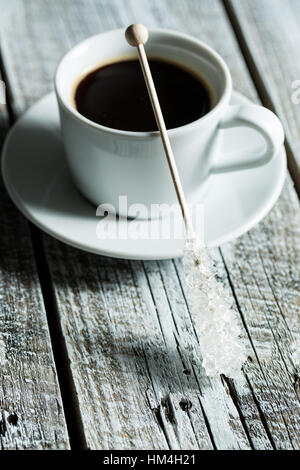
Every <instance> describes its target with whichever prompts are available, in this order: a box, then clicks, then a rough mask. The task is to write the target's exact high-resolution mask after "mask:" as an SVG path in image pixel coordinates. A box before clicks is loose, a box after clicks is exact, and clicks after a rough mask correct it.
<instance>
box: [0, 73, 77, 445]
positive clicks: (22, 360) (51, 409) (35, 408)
mask: <svg viewBox="0 0 300 470" xmlns="http://www.w3.org/2000/svg"><path fill="white" fill-rule="evenodd" d="M0 78H1V76H0ZM0 108H1V109H0V145H1V144H2V142H3V139H4V135H5V134H6V132H7V116H6V114H5V109H3V107H2V106H0ZM0 212H1V220H0V325H1V326H0V448H1V449H68V448H69V440H68V434H67V429H66V424H65V418H64V412H63V407H62V400H61V396H60V390H59V386H58V380H57V375H56V370H55V365H54V359H53V355H52V349H51V342H50V337H49V331H48V325H47V319H46V314H45V309H44V304H43V298H42V294H41V289H40V284H39V278H38V274H37V269H36V264H35V259H34V254H33V249H32V243H31V237H30V231H29V227H28V223H27V222H26V221H25V219H24V218H23V217H22V216H21V215H20V213H19V212H18V211H17V210H16V209H15V207H14V206H13V205H12V203H11V201H10V199H9V197H8V195H7V193H6V191H5V190H4V187H3V183H2V180H1V184H0Z"/></svg>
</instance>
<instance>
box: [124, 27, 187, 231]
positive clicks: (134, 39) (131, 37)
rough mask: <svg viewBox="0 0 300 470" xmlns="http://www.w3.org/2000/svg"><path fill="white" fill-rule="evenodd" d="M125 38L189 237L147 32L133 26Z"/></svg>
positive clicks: (181, 189) (177, 174) (180, 186)
mask: <svg viewBox="0 0 300 470" xmlns="http://www.w3.org/2000/svg"><path fill="white" fill-rule="evenodd" d="M125 36H126V39H127V42H128V43H129V44H130V45H131V46H133V47H136V48H137V51H138V56H139V60H140V64H141V67H142V70H143V74H144V78H145V82H146V85H147V90H148V93H149V97H150V100H151V104H152V109H153V112H154V116H155V119H156V123H157V126H158V129H159V132H160V137H161V140H162V143H163V147H164V151H165V154H166V157H167V160H168V164H169V168H170V172H171V176H172V180H173V183H174V187H175V191H176V194H177V198H178V202H179V205H180V208H181V212H182V216H183V220H184V224H185V229H186V235H191V234H193V233H194V230H193V225H192V221H191V217H190V214H189V211H188V207H187V203H186V199H185V195H184V191H183V188H182V184H181V181H180V177H179V173H178V170H177V166H176V163H175V159H174V155H173V151H172V147H171V143H170V140H169V136H168V133H167V129H166V125H165V121H164V118H163V115H162V112H161V107H160V104H159V100H158V97H157V93H156V89H155V85H154V82H153V78H152V74H151V71H150V67H149V63H148V59H147V55H146V52H145V49H144V44H145V43H146V42H147V40H148V30H147V28H146V27H145V26H144V25H142V24H133V25H131V26H129V27H128V28H127V29H126V32H125Z"/></svg>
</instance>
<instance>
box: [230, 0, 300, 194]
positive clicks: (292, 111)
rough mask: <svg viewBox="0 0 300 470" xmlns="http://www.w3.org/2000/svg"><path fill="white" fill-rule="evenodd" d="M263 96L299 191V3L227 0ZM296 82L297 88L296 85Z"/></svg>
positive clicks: (270, 0)
mask: <svg viewBox="0 0 300 470" xmlns="http://www.w3.org/2000/svg"><path fill="white" fill-rule="evenodd" d="M226 5H227V6H228V9H229V11H230V13H231V16H232V20H233V22H234V24H238V25H239V28H238V29H239V36H240V39H241V42H242V47H243V49H244V53H245V54H246V56H247V59H248V63H249V65H250V66H251V69H252V73H253V76H254V78H255V81H256V83H257V86H258V87H259V89H260V92H261V95H262V97H263V98H264V100H265V101H266V102H267V103H268V105H269V106H272V108H273V109H274V110H275V112H276V113H277V114H278V115H279V116H280V118H281V120H282V122H283V124H284V127H285V132H286V137H287V142H288V144H289V147H290V148H291V152H290V153H289V158H290V171H291V173H292V177H293V179H294V181H295V184H296V187H297V190H298V194H299V191H300V142H299V132H300V59H299V44H300V3H299V2H298V1H297V0H253V1H251V2H250V1H246V2H245V1H244V2H241V1H238V0H226ZM293 84H294V87H295V88H293Z"/></svg>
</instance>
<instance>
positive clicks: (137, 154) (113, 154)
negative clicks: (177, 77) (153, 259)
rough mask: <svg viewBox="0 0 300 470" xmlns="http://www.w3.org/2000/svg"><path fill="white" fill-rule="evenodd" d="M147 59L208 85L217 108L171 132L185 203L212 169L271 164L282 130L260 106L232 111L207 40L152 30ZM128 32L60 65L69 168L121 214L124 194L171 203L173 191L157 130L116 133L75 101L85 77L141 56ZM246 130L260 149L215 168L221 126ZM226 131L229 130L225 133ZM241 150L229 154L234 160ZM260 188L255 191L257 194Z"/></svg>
mask: <svg viewBox="0 0 300 470" xmlns="http://www.w3.org/2000/svg"><path fill="white" fill-rule="evenodd" d="M146 52H147V54H148V56H150V57H157V58H161V59H165V60H167V61H170V62H175V63H177V64H179V65H180V64H182V65H183V66H185V67H187V68H189V69H191V70H193V71H194V72H195V73H196V74H199V76H201V77H202V79H203V80H204V81H205V82H206V83H207V84H208V85H209V88H210V90H211V93H212V97H213V102H214V105H213V107H212V109H211V111H209V112H208V113H207V114H206V115H205V116H203V117H202V118H200V119H198V120H197V121H194V122H192V123H190V124H187V125H185V126H182V127H179V128H176V129H170V130H169V131H168V134H169V137H170V141H171V145H172V148H173V152H174V155H175V159H176V163H177V166H178V170H179V174H180V177H181V180H182V184H183V187H184V190H185V193H186V196H187V199H188V201H192V200H193V198H194V197H195V195H196V194H198V193H199V191H200V192H201V190H202V189H203V188H204V186H205V182H206V181H207V180H208V177H209V176H210V175H211V174H213V173H215V172H224V171H234V170H243V169H248V168H252V167H257V166H260V165H264V164H266V163H268V162H269V161H270V160H271V159H272V158H273V157H274V156H275V155H276V154H277V152H278V151H279V149H280V147H281V145H282V144H283V140H284V133H283V129H282V125H281V123H280V121H279V119H278V118H277V117H276V116H275V115H274V114H273V113H272V112H271V111H269V110H268V109H266V108H263V107H262V106H257V105H253V104H246V105H244V104H243V105H241V106H230V105H229V101H230V98H231V93H232V80H231V76H230V72H229V70H228V67H227V65H226V64H225V62H224V60H223V59H222V58H221V57H220V56H219V55H218V54H217V53H216V52H215V51H214V50H213V49H211V48H210V47H208V46H207V45H205V44H203V43H202V42H200V41H198V40H197V39H194V38H192V37H190V36H187V35H185V34H182V33H178V32H175V31H169V30H164V29H150V30H149V40H148V42H147V44H146ZM136 56H137V55H136V51H135V49H134V48H132V47H130V46H129V45H128V44H127V41H126V40H125V36H124V30H123V29H119V30H114V31H109V32H106V33H102V34H98V35H96V36H93V37H90V38H88V39H86V40H85V41H83V42H81V43H80V44H78V45H77V46H75V47H74V48H73V49H71V50H70V51H69V52H68V53H67V54H66V55H65V56H64V58H63V59H62V60H61V62H60V64H59V65H58V68H57V71H56V76H55V90H56V96H57V101H58V106H59V112H60V121H61V131H62V139H63V143H64V147H65V152H66V156H67V161H68V165H69V168H70V171H71V174H72V177H73V180H74V182H75V184H76V186H77V187H78V189H79V190H80V191H81V192H82V193H83V194H84V195H85V196H86V197H87V198H88V199H89V200H90V201H91V202H92V203H94V204H96V205H97V206H98V205H99V204H105V203H106V204H110V205H112V206H113V207H115V208H116V211H117V212H119V213H120V214H121V215H124V216H128V215H132V214H130V213H129V214H128V213H122V210H120V209H118V207H119V196H124V195H125V196H127V203H128V207H130V206H132V205H135V204H143V205H145V206H146V207H147V208H150V207H151V205H153V204H169V205H171V204H174V203H176V194H175V191H174V188H173V183H172V180H171V177H170V173H169V169H168V166H167V163H166V158H165V155H164V152H163V147H162V143H161V140H160V137H159V134H158V132H130V131H123V130H117V129H111V128H108V127H105V126H102V125H100V124H97V123H95V122H92V121H90V120H89V119H87V118H85V117H84V116H82V115H81V114H80V113H79V112H78V111H77V110H76V108H75V106H74V103H73V98H74V90H75V87H76V84H77V83H78V82H79V80H80V78H81V77H83V76H84V75H85V74H86V73H87V72H89V71H92V70H93V69H95V68H97V67H99V66H101V65H102V64H107V63H112V62H116V61H119V60H122V59H124V58H129V57H136ZM238 126H248V127H251V128H253V129H255V130H256V131H257V132H259V133H260V134H261V135H262V136H263V138H264V140H265V147H264V148H263V150H261V149H260V150H258V151H257V152H254V151H253V148H251V149H250V148H249V151H248V152H244V153H243V154H242V155H240V157H239V161H238V162H236V157H235V158H232V159H231V158H230V157H229V158H226V164H225V165H220V164H218V158H219V153H220V142H221V137H222V134H223V131H222V130H223V129H228V128H232V127H238ZM225 132H226V131H225ZM234 153H236V149H234V148H233V149H232V155H234ZM254 190H255V189H254Z"/></svg>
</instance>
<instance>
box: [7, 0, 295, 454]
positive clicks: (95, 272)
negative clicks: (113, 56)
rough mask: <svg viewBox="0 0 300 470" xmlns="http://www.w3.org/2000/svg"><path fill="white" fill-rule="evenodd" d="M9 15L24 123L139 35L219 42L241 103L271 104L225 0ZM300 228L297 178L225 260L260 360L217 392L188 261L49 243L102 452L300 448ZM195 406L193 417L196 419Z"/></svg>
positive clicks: (220, 253) (42, 8)
mask: <svg viewBox="0 0 300 470" xmlns="http://www.w3.org/2000/svg"><path fill="white" fill-rule="evenodd" d="M9 5H10V6H9V7H8V8H7V9H6V12H5V15H3V16H2V17H1V18H4V17H5V21H3V20H2V21H3V29H4V34H3V39H2V47H3V49H2V50H3V55H4V62H5V65H6V69H7V73H8V75H9V77H10V80H11V84H12V90H13V97H14V109H15V110H16V111H17V112H22V111H23V110H24V109H25V108H26V107H28V106H29V105H30V104H31V103H32V102H33V101H35V100H36V99H37V98H38V97H39V96H40V95H42V94H44V93H45V92H47V91H49V90H50V89H52V77H53V72H54V69H55V66H56V63H57V61H58V60H59V58H60V56H61V55H62V54H63V53H64V52H65V51H66V50H67V49H68V48H69V47H70V46H71V45H73V44H74V43H76V42H78V41H79V40H81V39H83V38H84V37H86V36H88V35H90V34H94V33H96V32H98V31H104V30H107V29H111V28H115V27H120V26H126V25H127V24H129V23H132V22H136V21H139V22H144V23H145V24H147V25H153V26H165V27H169V28H173V29H179V30H182V31H186V32H189V33H190V34H193V35H195V36H196V37H198V38H201V39H203V40H205V41H206V42H208V43H209V44H210V45H212V46H213V47H215V48H216V49H217V50H218V51H219V52H220V53H221V54H222V55H223V57H224V58H225V60H227V62H228V63H229V66H230V69H231V71H232V74H233V81H234V86H235V87H236V89H238V90H239V91H242V92H243V93H245V94H246V95H247V96H248V97H250V98H252V99H254V100H257V94H256V92H255V88H254V86H253V84H252V82H251V80H250V76H249V73H248V71H247V68H246V66H245V63H244V61H243V59H242V56H241V53H240V51H239V47H238V45H237V42H236V40H235V38H234V35H233V32H232V29H231V26H230V23H229V21H228V19H227V17H226V15H225V10H224V8H223V6H222V4H221V3H220V2H218V1H216V0H214V1H211V0H201V2H200V1H196V0H193V1H192V0H190V1H189V2H182V1H180V0H172V1H166V0H154V1H152V2H146V1H141V0H139V1H136V0H133V1H130V2H123V1H118V0H113V1H110V2H106V1H104V0H103V1H96V0H88V1H85V2H84V3H83V2H79V1H72V2H68V1H67V0H64V1H58V0H53V1H52V2H51V3H50V2H39V1H37V0H27V1H26V2H24V1H21V0H13V1H12V2H10V3H9ZM0 6H1V1H0ZM10 17H11V18H13V19H14V24H13V25H12V24H11V23H10V22H9V21H7V20H6V19H7V18H10ZM0 21H1V20H0ZM216 24H217V27H216ZM29 25H30V26H29ZM225 38H226V40H225ZM20 45H21V46H20ZM24 59H25V60H24ZM28 77H30V80H28ZM298 227H299V204H298V200H297V198H296V196H295V192H294V190H293V188H292V185H291V183H290V180H289V178H288V179H287V183H286V185H285V188H284V191H283V193H282V196H281V198H280V200H279V201H278V203H277V204H276V206H275V208H274V209H273V210H272V211H271V213H270V214H269V215H268V217H267V218H266V219H265V220H264V221H263V222H262V223H261V224H259V225H258V226H257V227H256V228H255V229H254V230H252V231H251V232H250V233H249V234H246V235H245V236H243V237H240V238H239V239H238V240H236V241H235V242H233V243H230V244H227V245H226V246H224V247H223V248H222V250H213V251H212V252H211V254H212V256H213V258H214V259H215V261H216V263H217V266H218V270H219V275H220V278H221V279H223V281H224V283H227V284H228V285H229V286H230V288H231V289H232V292H233V300H234V301H235V303H236V308H237V314H239V315H240V316H239V318H240V321H241V324H242V326H243V338H244V341H245V344H246V345H247V347H248V350H249V360H248V362H247V364H246V367H245V371H244V373H243V374H242V375H241V377H240V379H239V380H234V381H230V380H228V379H226V378H225V377H223V378H217V379H214V380H210V379H208V378H207V377H206V376H205V374H204V372H203V369H202V367H201V360H200V355H199V345H198V339H197V337H196V335H195V332H194V329H193V324H192V321H191V317H190V313H189V304H188V301H187V299H186V297H185V292H184V287H183V274H182V267H181V262H180V261H178V260H176V262H173V261H163V262H157V263H156V262H147V263H141V262H128V261H120V260H112V259H105V258H102V257H96V256H92V255H88V254H85V253H81V252H79V251H78V250H75V249H72V248H69V247H67V246H65V245H63V244H61V243H58V242H56V241H55V240H53V239H51V238H50V237H47V236H46V237H45V248H46V254H47V261H48V264H49V269H50V273H51V277H52V280H53V286H54V292H55V296H56V302H57V306H58V316H59V318H60V322H61V326H62V331H63V335H64V338H65V342H66V348H67V350H68V354H69V359H70V367H71V371H72V374H73V380H74V385H75V388H76V391H77V395H78V401H79V405H80V410H81V417H82V422H83V429H84V433H85V438H86V441H87V445H88V446H89V447H91V448H125V449H128V448H157V449H160V448H161V449H164V448H168V447H171V448H193V449H197V448H201V449H206V448H211V447H213V446H215V447H217V448H219V449H238V448H241V449H247V448H250V447H254V448H257V449H270V448H275V447H276V448H282V449H291V448H293V447H294V448H299V447H300V445H299V417H300V405H299V400H298V398H297V394H296V392H295V388H294V385H295V377H296V378H297V377H298V376H297V365H296V364H295V363H294V362H293V357H292V348H293V341H294V340H296V339H299V333H298V331H297V328H296V325H297V322H298V321H299V307H298V305H299V301H298V293H297V285H299V284H297V283H299V263H298V264H297V256H299V255H298V253H299V229H298ZM298 372H299V371H298ZM185 403H191V404H192V407H191V408H190V409H189V410H188V411H185V410H186V406H185V405H184V404H185ZM188 408H189V407H188Z"/></svg>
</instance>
